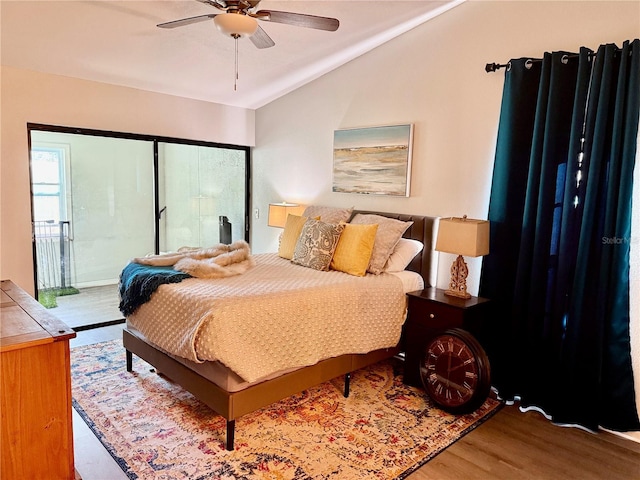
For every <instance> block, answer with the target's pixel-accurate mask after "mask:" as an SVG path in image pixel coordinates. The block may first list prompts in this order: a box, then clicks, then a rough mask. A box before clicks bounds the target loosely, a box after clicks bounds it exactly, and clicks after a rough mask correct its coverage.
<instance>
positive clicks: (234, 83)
mask: <svg viewBox="0 0 640 480" xmlns="http://www.w3.org/2000/svg"><path fill="white" fill-rule="evenodd" d="M238 38H239V35H234V36H233V39H234V41H235V42H236V75H235V78H234V79H233V91H234V92H235V91H237V90H238Z"/></svg>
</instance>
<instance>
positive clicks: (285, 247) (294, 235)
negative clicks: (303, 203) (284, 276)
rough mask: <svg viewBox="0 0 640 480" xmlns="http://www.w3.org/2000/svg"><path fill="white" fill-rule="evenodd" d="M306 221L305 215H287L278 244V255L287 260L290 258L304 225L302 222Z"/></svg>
mask: <svg viewBox="0 0 640 480" xmlns="http://www.w3.org/2000/svg"><path fill="white" fill-rule="evenodd" d="M306 221H307V217H301V216H299V215H291V214H289V215H287V221H286V222H285V224H284V232H283V233H282V239H281V240H280V246H279V247H278V255H279V256H281V257H282V258H286V259H287V260H291V258H292V257H293V252H294V250H295V249H296V243H297V242H298V238H299V237H300V232H302V227H304V222H306Z"/></svg>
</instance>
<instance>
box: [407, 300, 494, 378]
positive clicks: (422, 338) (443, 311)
mask: <svg viewBox="0 0 640 480" xmlns="http://www.w3.org/2000/svg"><path fill="white" fill-rule="evenodd" d="M407 298H408V313H407V321H406V322H405V324H404V327H403V331H402V345H403V348H404V352H405V359H404V383H406V384H407V385H412V386H415V387H422V382H421V380H420V357H421V355H422V351H423V348H424V346H425V344H426V342H427V340H429V338H431V337H432V336H434V335H435V334H436V333H440V332H442V331H444V330H447V329H449V328H463V329H464V330H467V331H468V332H469V333H471V334H472V335H474V336H475V337H476V339H477V340H478V341H480V343H482V339H481V337H482V324H483V322H484V320H485V318H486V317H488V316H489V313H490V312H489V310H490V307H491V302H490V301H489V300H488V299H486V298H481V297H471V298H469V299H463V298H458V297H451V296H448V295H445V294H444V290H441V289H439V288H433V287H430V288H425V289H424V290H418V291H415V292H409V293H407Z"/></svg>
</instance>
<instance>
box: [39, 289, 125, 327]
mask: <svg viewBox="0 0 640 480" xmlns="http://www.w3.org/2000/svg"><path fill="white" fill-rule="evenodd" d="M56 302H57V304H58V306H57V307H55V308H51V309H49V312H50V313H51V314H53V315H55V316H56V317H58V318H59V319H60V320H62V321H63V322H64V323H66V324H67V325H68V326H69V327H71V328H73V329H74V330H78V329H83V328H87V327H92V326H94V325H104V324H109V323H114V322H117V321H124V317H123V316H122V313H120V310H119V309H118V304H119V303H120V298H119V296H118V285H116V284H114V285H105V286H102V287H90V288H82V289H80V293H78V294H77V295H65V296H62V297H56Z"/></svg>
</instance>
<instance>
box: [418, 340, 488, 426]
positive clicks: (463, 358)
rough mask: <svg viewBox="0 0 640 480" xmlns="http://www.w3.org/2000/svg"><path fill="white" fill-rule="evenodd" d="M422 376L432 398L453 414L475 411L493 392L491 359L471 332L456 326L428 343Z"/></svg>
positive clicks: (423, 359) (421, 369) (422, 366)
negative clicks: (491, 386)
mask: <svg viewBox="0 0 640 480" xmlns="http://www.w3.org/2000/svg"><path fill="white" fill-rule="evenodd" d="M420 376H421V378H422V384H423V385H424V388H425V390H426V391H427V393H428V394H429V396H430V397H431V399H432V400H433V401H434V403H436V405H438V406H440V407H441V408H443V409H444V410H447V411H449V412H452V413H464V412H467V411H472V410H474V409H475V408H477V407H478V406H480V405H481V404H482V403H483V402H484V400H485V399H486V397H487V395H488V393H489V387H490V384H489V361H488V358H487V357H486V354H485V353H484V350H482V347H481V346H480V344H479V343H478V342H477V341H476V340H475V338H474V337H473V336H472V335H471V334H469V333H468V332H466V331H464V330H460V329H453V330H448V331H446V332H444V333H443V334H440V335H436V336H435V337H434V338H432V339H431V340H430V341H429V342H428V343H427V345H426V346H425V350H424V355H423V358H422V363H421V365H420Z"/></svg>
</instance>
